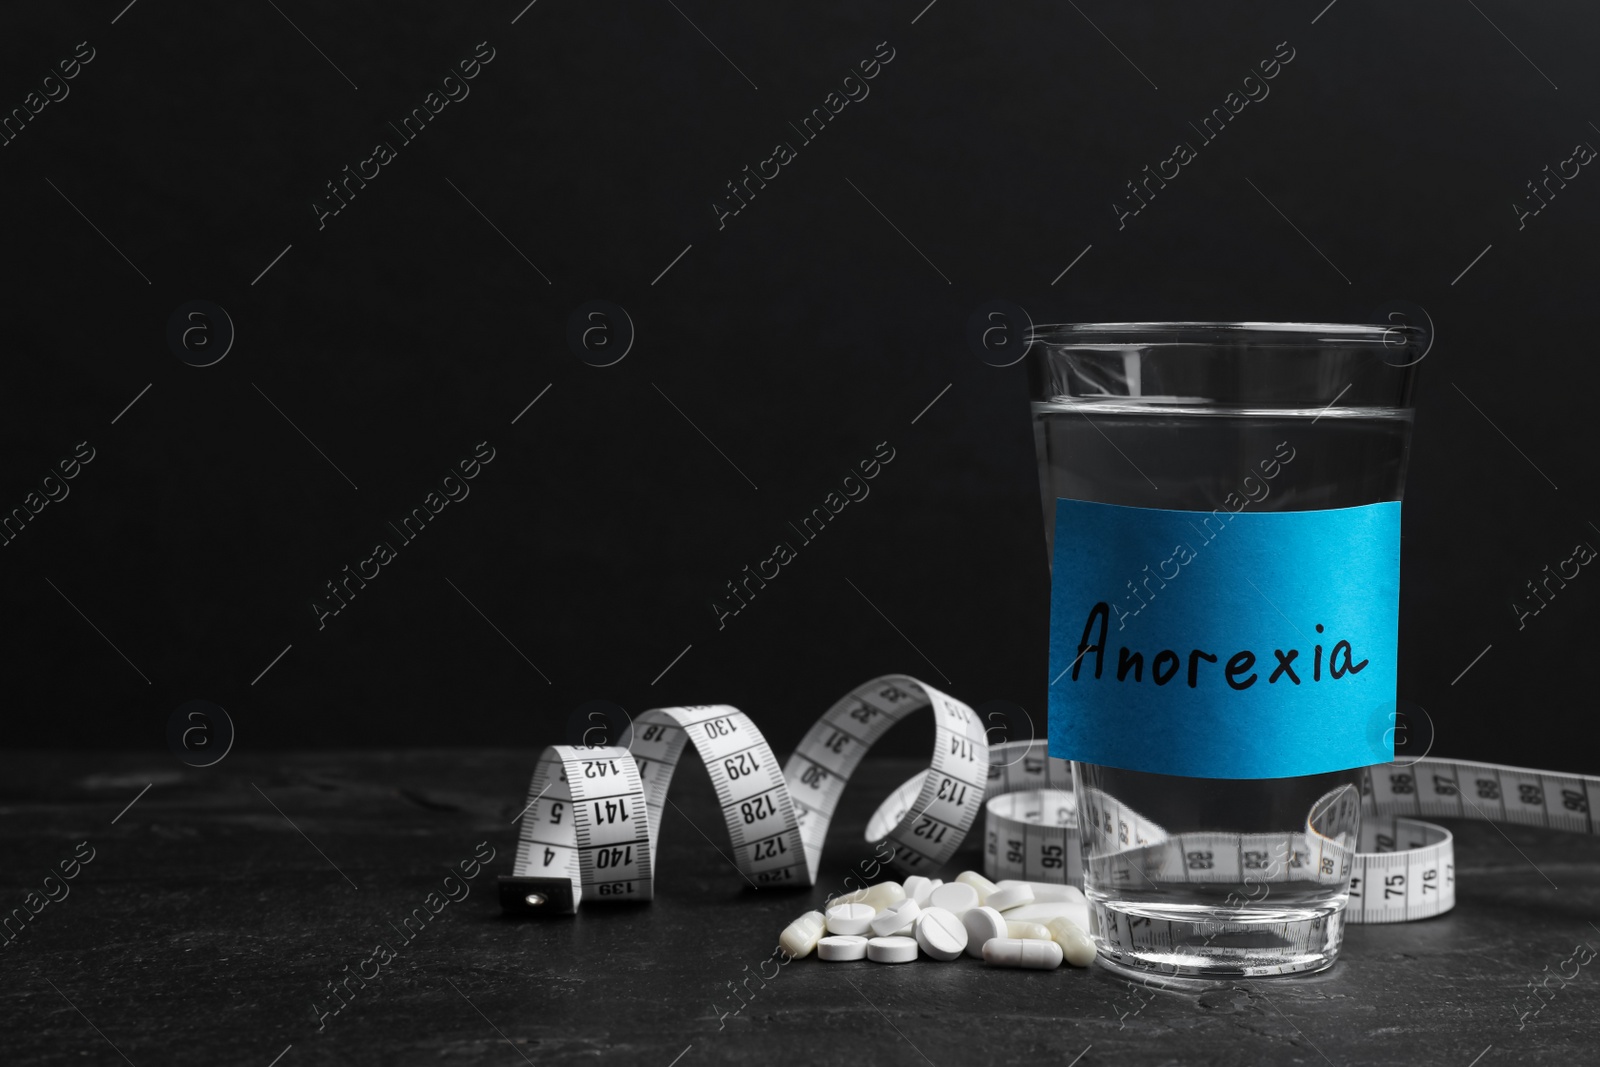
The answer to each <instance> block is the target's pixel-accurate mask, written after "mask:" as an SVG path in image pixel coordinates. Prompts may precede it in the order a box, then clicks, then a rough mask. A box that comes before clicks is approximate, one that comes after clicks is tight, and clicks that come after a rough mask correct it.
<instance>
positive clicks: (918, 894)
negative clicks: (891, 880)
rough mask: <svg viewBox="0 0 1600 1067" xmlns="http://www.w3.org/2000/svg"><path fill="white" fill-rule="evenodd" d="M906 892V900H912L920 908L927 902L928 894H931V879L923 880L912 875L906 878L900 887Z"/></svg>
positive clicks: (918, 875)
mask: <svg viewBox="0 0 1600 1067" xmlns="http://www.w3.org/2000/svg"><path fill="white" fill-rule="evenodd" d="M900 888H902V889H904V890H905V891H906V899H907V900H914V901H916V902H917V905H918V906H919V907H920V906H921V905H923V904H926V903H927V902H928V894H929V893H931V892H933V879H931V878H924V877H923V876H922V875H920V874H913V875H912V876H911V877H909V878H907V879H906V880H905V882H904V883H902V885H901V887H900Z"/></svg>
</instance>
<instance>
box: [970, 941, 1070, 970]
mask: <svg viewBox="0 0 1600 1067" xmlns="http://www.w3.org/2000/svg"><path fill="white" fill-rule="evenodd" d="M1061 959H1062V952H1061V946H1060V945H1058V944H1056V943H1055V942H1054V941H1034V940H1032V939H1026V940H1025V939H1023V938H1020V937H997V938H995V939H994V940H993V941H990V942H989V943H988V944H986V945H984V946H983V962H985V963H989V964H993V965H994V966H996V967H1027V968H1030V969H1032V970H1036V971H1049V970H1054V969H1055V968H1057V967H1059V966H1061Z"/></svg>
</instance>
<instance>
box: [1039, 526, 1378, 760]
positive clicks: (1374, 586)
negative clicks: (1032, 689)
mask: <svg viewBox="0 0 1600 1067" xmlns="http://www.w3.org/2000/svg"><path fill="white" fill-rule="evenodd" d="M1399 605H1400V502H1399V501H1388V502H1384V503H1378V504H1367V505H1363V506H1361V507H1353V508H1336V509H1330V510H1325V511H1280V512H1249V511H1240V512H1232V511H1229V510H1228V509H1226V508H1223V509H1219V510H1217V511H1167V510H1162V509H1158V508H1131V507H1120V506H1117V505H1114V504H1097V503H1090V502H1088V501H1082V500H1065V499H1060V500H1057V501H1056V532H1055V556H1054V562H1053V565H1052V571H1051V590H1050V680H1051V681H1050V691H1049V692H1050V700H1049V706H1050V755H1052V756H1055V757H1058V758H1061V759H1074V760H1080V761H1083V762H1085V763H1096V764H1101V765H1103V766H1108V767H1121V768H1125V769H1128V770H1137V771H1152V772H1156V773H1159V774H1173V775H1185V776H1188V777H1193V778H1285V777H1290V776H1296V775H1305V774H1318V773H1322V772H1326V771H1337V770H1346V769H1349V768H1351V767H1365V766H1369V765H1371V764H1374V763H1381V762H1384V761H1387V760H1392V759H1394V731H1393V725H1394V710H1395V678H1396V670H1395V668H1396V652H1397V646H1398V636H1399V628H1398V617H1399Z"/></svg>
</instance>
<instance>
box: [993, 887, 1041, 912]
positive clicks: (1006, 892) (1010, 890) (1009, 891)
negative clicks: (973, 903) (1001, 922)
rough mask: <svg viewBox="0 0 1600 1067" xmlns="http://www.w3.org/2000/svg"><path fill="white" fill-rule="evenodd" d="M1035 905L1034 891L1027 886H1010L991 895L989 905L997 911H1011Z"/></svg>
mask: <svg viewBox="0 0 1600 1067" xmlns="http://www.w3.org/2000/svg"><path fill="white" fill-rule="evenodd" d="M1032 903H1033V889H1032V888H1031V887H1029V886H1025V885H1008V886H1006V887H1005V888H1004V889H996V890H995V891H994V892H993V893H990V894H989V900H988V905H989V907H991V908H993V909H994V910H995V911H1009V910H1010V909H1012V908H1020V907H1022V905H1024V904H1032Z"/></svg>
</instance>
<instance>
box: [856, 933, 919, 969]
mask: <svg viewBox="0 0 1600 1067" xmlns="http://www.w3.org/2000/svg"><path fill="white" fill-rule="evenodd" d="M916 958H917V941H916V938H912V937H875V938H873V939H872V940H871V941H868V942H867V959H869V960H871V961H873V962H874V963H910V962H911V961H912V960H914V959H916Z"/></svg>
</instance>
